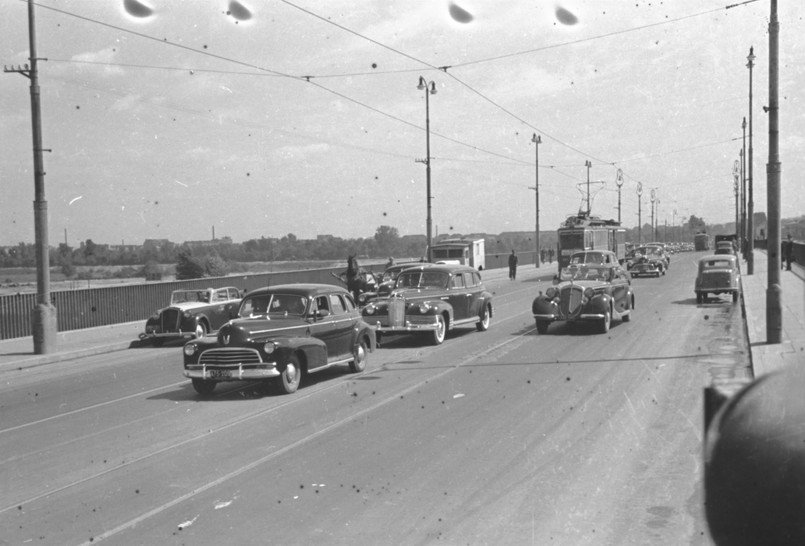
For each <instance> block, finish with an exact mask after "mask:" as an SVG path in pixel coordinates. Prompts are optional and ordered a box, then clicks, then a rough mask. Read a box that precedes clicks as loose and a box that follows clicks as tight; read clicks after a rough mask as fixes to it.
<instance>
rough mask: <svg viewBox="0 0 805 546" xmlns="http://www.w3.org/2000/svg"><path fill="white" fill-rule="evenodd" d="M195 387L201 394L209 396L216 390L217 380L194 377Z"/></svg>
mask: <svg viewBox="0 0 805 546" xmlns="http://www.w3.org/2000/svg"><path fill="white" fill-rule="evenodd" d="M193 388H194V389H196V392H197V393H199V394H200V395H202V396H207V395H210V394H212V391H214V390H215V381H208V380H207V379H196V378H193Z"/></svg>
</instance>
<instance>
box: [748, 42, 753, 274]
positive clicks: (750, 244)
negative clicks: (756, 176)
mask: <svg viewBox="0 0 805 546" xmlns="http://www.w3.org/2000/svg"><path fill="white" fill-rule="evenodd" d="M746 59H747V61H749V62H747V63H746V67H747V68H748V69H749V160H748V161H747V165H748V167H749V168H748V172H749V175H748V181H747V184H748V186H749V204H748V205H747V207H748V209H747V222H748V223H747V230H746V231H747V234H748V235H749V241H748V242H747V247H746V274H747V275H753V274H754V273H755V200H754V197H753V195H752V67H753V66H755V48H754V46H753V47H750V48H749V55H747V57H746Z"/></svg>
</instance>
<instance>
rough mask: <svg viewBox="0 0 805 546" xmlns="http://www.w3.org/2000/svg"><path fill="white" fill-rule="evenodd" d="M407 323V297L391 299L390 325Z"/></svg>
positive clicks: (395, 325)
mask: <svg viewBox="0 0 805 546" xmlns="http://www.w3.org/2000/svg"><path fill="white" fill-rule="evenodd" d="M404 324H405V298H391V299H390V300H389V326H391V327H399V326H403V325H404Z"/></svg>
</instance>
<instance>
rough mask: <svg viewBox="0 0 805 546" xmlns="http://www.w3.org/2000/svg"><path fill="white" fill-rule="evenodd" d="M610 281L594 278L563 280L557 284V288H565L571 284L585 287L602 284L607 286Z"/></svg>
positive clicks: (598, 286)
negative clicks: (594, 279) (595, 279)
mask: <svg viewBox="0 0 805 546" xmlns="http://www.w3.org/2000/svg"><path fill="white" fill-rule="evenodd" d="M608 284H609V283H607V282H604V281H593V280H578V281H573V282H571V281H563V282H560V283H559V284H557V285H556V289H557V290H564V289H566V288H569V287H571V286H580V287H581V288H582V290H583V289H585V288H587V287H590V288H600V287H602V286H607V285H608Z"/></svg>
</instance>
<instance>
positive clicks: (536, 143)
mask: <svg viewBox="0 0 805 546" xmlns="http://www.w3.org/2000/svg"><path fill="white" fill-rule="evenodd" d="M531 142H533V143H534V148H535V150H536V152H535V153H536V178H535V181H534V187H533V188H531V189H533V190H534V193H535V194H536V196H537V197H536V207H537V222H536V225H535V228H534V240H535V241H536V245H535V248H536V253H535V254H534V264H535V265H536V267H539V266H540V259H539V145H540V144H542V137H540V136H539V135H537V133H534V136H532V137H531Z"/></svg>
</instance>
